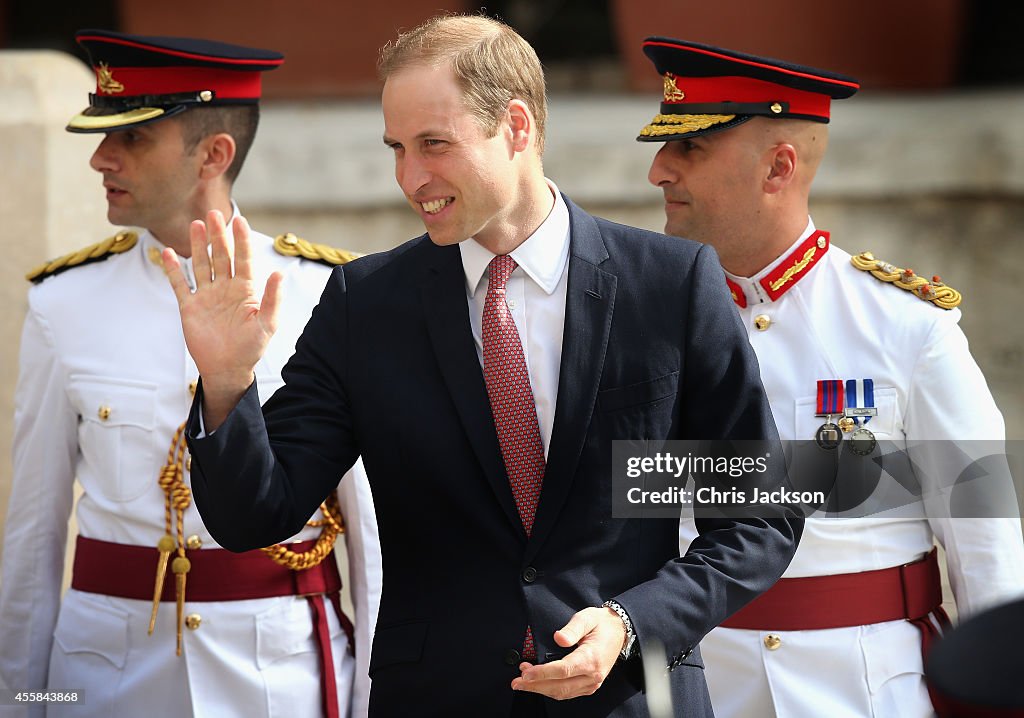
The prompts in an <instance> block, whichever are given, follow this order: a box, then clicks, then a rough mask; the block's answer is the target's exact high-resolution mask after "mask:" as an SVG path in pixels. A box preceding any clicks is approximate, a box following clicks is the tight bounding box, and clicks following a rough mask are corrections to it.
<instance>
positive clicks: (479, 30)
mask: <svg viewBox="0 0 1024 718" xmlns="http://www.w3.org/2000/svg"><path fill="white" fill-rule="evenodd" d="M445 63H449V64H450V65H451V68H452V70H453V72H454V73H455V81H456V82H457V83H458V85H459V87H460V89H461V90H462V95H463V99H464V100H465V103H466V109H468V110H469V111H470V112H471V113H472V114H473V115H474V116H475V117H476V119H477V121H478V122H479V123H480V126H481V127H482V128H483V130H484V132H487V133H489V134H490V136H492V137H493V136H494V133H496V132H497V131H498V124H499V122H500V120H501V118H502V117H503V116H504V115H505V110H506V109H507V107H508V103H509V101H510V100H513V99H519V100H522V101H523V102H524V103H525V104H526V106H527V107H528V108H529V109H530V112H531V113H533V118H534V121H535V123H536V128H537V152H538V154H539V153H541V152H543V150H544V125H545V122H546V121H547V115H548V106H547V94H546V88H545V84H544V70H543V69H542V68H541V64H540V58H538V57H537V53H536V51H534V49H533V47H531V46H530V43H528V42H526V40H524V39H523V38H522V37H520V36H519V34H518V33H517V32H516V31H515V30H513V29H512V28H510V27H509V26H508V25H506V24H504V23H502V22H499V21H498V20H494V19H492V18H489V17H485V16H483V15H442V16H439V17H435V18H432V19H430V20H428V21H426V22H425V23H423V24H422V25H420V26H418V27H416V28H414V29H412V30H410V31H409V32H404V33H401V34H400V35H399V36H398V38H397V39H395V40H392V41H391V42H389V43H388V44H387V45H385V46H384V47H382V48H381V51H380V60H379V61H378V63H377V73H378V75H379V76H380V79H381V80H387V79H388V77H390V76H391V75H393V74H395V73H397V72H399V71H400V70H403V69H406V68H408V67H411V66H413V65H436V66H440V65H442V64H445Z"/></svg>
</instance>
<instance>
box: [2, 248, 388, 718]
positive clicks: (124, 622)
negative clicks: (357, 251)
mask: <svg viewBox="0 0 1024 718" xmlns="http://www.w3.org/2000/svg"><path fill="white" fill-rule="evenodd" d="M252 243H253V266H254V273H255V274H256V276H255V278H254V279H255V282H256V286H258V287H262V286H264V284H265V282H266V279H267V277H268V276H269V275H270V273H271V272H272V271H275V270H277V271H281V272H283V273H284V275H285V279H284V282H283V286H282V296H283V304H282V306H281V311H280V327H279V329H278V331H277V333H276V334H275V336H274V338H273V340H272V341H271V343H270V346H269V348H268V351H267V353H266V355H265V356H264V358H263V359H262V360H261V361H260V363H259V365H258V366H257V368H256V376H257V381H258V385H259V393H260V397H261V399H263V400H266V399H267V398H268V397H269V396H270V394H271V393H273V392H274V391H275V390H276V389H277V388H278V387H279V386H281V383H282V381H281V375H280V374H281V367H282V366H283V365H284V363H285V362H286V360H287V359H288V358H289V356H290V355H291V354H292V352H293V350H294V347H295V341H296V339H297V338H298V336H299V334H300V333H301V331H302V328H303V327H304V325H305V323H306V320H307V319H308V318H309V315H310V312H311V311H312V309H313V307H314V306H315V305H316V303H317V301H318V300H319V297H320V293H321V291H322V290H323V287H324V284H325V282H326V280H327V277H328V275H329V274H330V269H329V268H328V267H327V266H324V265H322V264H319V263H316V262H311V261H307V260H302V259H298V258H292V257H284V256H282V255H280V254H278V253H277V252H275V251H274V249H273V246H272V240H271V239H270V238H269V237H267V236H265V235H262V234H257V233H253V236H252ZM162 249H163V245H162V244H160V243H159V242H158V241H157V240H156V239H155V238H154V237H153V236H152V235H150V234H149V233H148V232H146V233H143V234H142V235H141V237H140V238H139V242H138V244H137V245H136V246H135V247H134V248H133V249H131V250H129V251H127V252H125V253H122V254H116V255H113V256H111V257H109V258H108V259H106V260H104V261H101V262H97V263H94V264H88V265H85V266H80V267H75V268H73V269H70V270H67V271H66V272H65V273H63V274H61V275H59V276H56V277H52V278H48V279H46V280H44V281H43V282H42V283H41V284H39V285H37V286H35V287H33V288H32V289H31V290H30V292H29V310H28V316H27V318H26V320H25V327H24V332H23V338H22V344H21V373H20V376H19V380H18V387H17V393H16V409H15V436H14V482H13V490H12V494H11V498H10V508H9V515H8V518H7V523H6V535H5V539H4V565H3V578H2V584H0V636H2V639H0V681H2V683H3V684H4V685H6V686H8V687H9V688H11V689H15V690H41V689H42V688H43V687H46V686H48V687H49V689H50V690H73V689H77V690H79V691H83V694H82V698H80V700H79V702H78V703H77V704H76V705H65V706H59V707H58V706H51V707H50V709H49V715H76V716H103V717H104V718H114V717H115V716H123V717H125V718H136V717H137V716H146V717H147V718H159V717H160V716H166V717H167V718H182V717H183V716H185V717H187V716H206V717H209V718H224V717H225V716H239V717H241V716H244V717H245V718H259V717H261V716H267V717H269V716H289V717H291V716H318V715H320V714H321V709H320V705H321V688H320V668H319V657H318V652H317V644H316V641H315V633H314V626H313V621H312V618H311V610H310V605H309V603H308V601H307V600H306V599H305V598H303V597H296V596H285V597H274V598H262V599H252V600H243V601H230V602H220V603H212V602H194V603H189V602H188V601H187V594H188V591H187V586H186V604H185V611H186V613H187V614H191V613H195V614H198V615H199V616H200V618H201V623H200V625H199V627H198V628H197V629H195V630H189V629H187V628H186V629H185V630H184V640H183V650H182V655H181V656H180V657H177V656H176V655H175V632H176V625H175V623H176V620H175V605H174V603H173V602H170V603H167V602H164V603H162V604H161V605H160V610H159V616H158V619H157V624H156V629H155V631H154V634H153V635H152V636H149V635H147V628H148V623H149V615H150V611H151V607H152V604H151V602H149V601H138V600H131V599H123V598H114V597H110V596H106V595H99V594H94V593H85V592H81V591H77V590H74V589H71V590H69V591H68V592H67V595H66V596H65V597H64V600H63V601H61V597H60V588H61V578H62V572H63V566H64V558H65V557H64V553H65V539H66V535H67V524H68V517H69V515H70V512H71V509H72V485H73V483H74V481H75V480H77V481H78V482H79V484H80V485H81V488H82V492H83V493H82V495H81V498H80V500H79V501H78V504H77V509H76V516H77V520H78V530H79V532H80V534H81V535H82V536H85V537H89V538H92V539H97V540H101V541H110V542H115V543H121V544H132V545H137V546H147V547H148V546H154V547H155V546H156V542H157V540H158V539H159V538H160V537H161V536H162V535H163V534H164V533H165V529H164V492H163V490H162V489H161V488H160V486H159V485H158V484H157V478H158V476H159V474H160V470H161V468H162V467H163V466H164V464H165V463H166V461H167V452H168V448H169V446H170V443H171V440H172V437H173V435H174V432H175V430H176V429H177V427H178V426H179V425H180V424H181V423H182V422H183V421H184V420H185V418H186V416H187V415H188V410H189V405H190V403H191V401H192V394H191V391H190V385H191V386H192V387H194V382H195V381H196V380H197V378H198V372H197V370H196V367H195V364H194V363H193V361H192V358H191V357H190V356H189V354H188V351H187V350H186V348H185V342H184V339H183V337H182V330H181V320H180V318H179V315H178V307H177V302H176V300H175V297H174V293H173V291H172V290H171V288H170V285H169V284H168V281H167V279H166V277H165V276H164V272H163V269H162V267H161V266H160V264H159V261H158V259H157V257H158V253H159V251H161V250H162ZM185 270H186V273H187V274H188V275H189V280H190V282H191V280H192V277H191V270H192V268H191V262H190V261H187V262H185ZM184 480H185V483H186V484H189V483H190V476H189V473H188V472H187V471H186V472H185V476H184ZM339 495H340V503H341V509H342V512H343V514H344V517H345V521H346V524H347V537H346V538H347V541H348V544H349V551H350V553H349V566H350V575H349V576H348V577H347V582H348V585H349V586H350V588H351V590H352V594H353V598H354V603H355V607H356V617H355V624H356V633H357V636H356V643H357V646H358V658H359V664H360V666H359V669H358V670H356V671H355V672H354V667H355V665H354V661H353V659H352V658H351V657H350V655H349V646H348V639H347V637H346V635H345V632H344V631H343V630H342V628H341V625H340V623H339V621H338V619H337V616H336V615H335V614H334V611H333V610H331V609H330V608H328V611H327V613H328V619H329V627H330V632H331V641H332V649H333V657H334V661H335V669H336V675H337V684H338V693H339V706H340V708H341V713H342V715H343V716H344V715H348V710H349V706H350V702H351V705H352V706H353V708H352V714H353V715H354V716H360V715H365V713H366V705H367V701H368V695H369V679H368V678H367V665H368V660H369V647H370V638H371V633H372V630H373V625H374V623H375V621H376V611H377V603H378V602H379V593H380V553H379V551H380V549H379V546H378V543H377V528H376V519H375V517H374V511H373V503H372V498H371V495H370V490H369V485H368V483H367V481H366V477H365V474H364V473H363V469H362V465H361V463H360V464H357V465H356V467H355V468H354V469H353V471H352V472H350V475H349V476H347V477H346V479H345V481H344V482H343V483H342V488H341V489H340V490H339ZM316 517H319V514H317V516H316ZM173 525H174V524H173V523H172V527H173ZM184 530H185V536H198V538H199V539H200V540H201V541H202V547H203V548H215V547H217V544H216V543H215V542H214V541H213V539H212V538H211V537H210V535H209V533H208V532H207V530H206V528H205V527H204V526H203V524H202V520H201V518H200V516H199V514H198V512H197V510H196V508H195V504H194V503H192V504H191V505H190V506H189V507H188V509H187V511H186V512H185V517H184ZM172 532H173V531H172ZM318 533H319V529H318V528H312V527H307V528H306V529H305V530H304V531H303V532H302V533H301V534H299V536H298V537H297V538H300V539H308V538H315V537H316V536H317V535H318ZM267 560H268V561H269V560H270V559H269V558H267ZM153 572H154V573H153V575H151V576H146V577H142V578H143V580H145V581H152V580H153V578H154V577H155V572H156V562H155V561H154V565H153ZM327 605H328V606H329V602H327ZM354 683H355V686H354V685H353V684H354ZM43 710H44V709H43V707H42V706H37V707H35V708H33V709H32V714H33V715H35V714H39V715H42V712H43ZM24 711H25V708H22V707H18V708H12V707H7V708H3V707H0V715H7V713H8V712H9V713H10V714H11V715H19V716H23V715H26V713H25V712H24Z"/></svg>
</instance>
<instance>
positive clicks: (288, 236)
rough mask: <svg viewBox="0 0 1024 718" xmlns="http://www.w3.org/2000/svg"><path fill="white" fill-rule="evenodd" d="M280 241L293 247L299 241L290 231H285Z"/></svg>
mask: <svg viewBox="0 0 1024 718" xmlns="http://www.w3.org/2000/svg"><path fill="white" fill-rule="evenodd" d="M281 241H282V242H284V243H285V244H287V245H288V246H289V247H294V246H295V245H297V244H298V243H299V238H298V237H296V236H295V235H294V234H292V233H291V232H287V233H285V235H284V239H282V240H281Z"/></svg>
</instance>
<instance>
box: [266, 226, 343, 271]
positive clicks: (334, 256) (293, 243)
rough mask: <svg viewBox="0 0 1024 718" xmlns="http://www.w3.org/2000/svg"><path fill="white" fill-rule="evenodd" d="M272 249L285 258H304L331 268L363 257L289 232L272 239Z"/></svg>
mask: <svg viewBox="0 0 1024 718" xmlns="http://www.w3.org/2000/svg"><path fill="white" fill-rule="evenodd" d="M274 249H276V250H277V253H278V254H283V255H284V256H286V257H305V258H306V259H311V260H313V261H314V262H322V263H324V264H329V265H331V266H332V267H333V266H337V265H339V264H347V263H348V262H351V261H352V260H353V259H356V258H358V257H361V256H363V255H362V254H360V253H359V252H350V251H348V250H345V249H337V248H335V247H331V246H329V245H326V244H314V243H312V242H308V241H306V240H305V239H302V238H301V237H297V236H295V235H294V234H292V233H291V232H285V233H284V234H279V235H277V236H276V237H274Z"/></svg>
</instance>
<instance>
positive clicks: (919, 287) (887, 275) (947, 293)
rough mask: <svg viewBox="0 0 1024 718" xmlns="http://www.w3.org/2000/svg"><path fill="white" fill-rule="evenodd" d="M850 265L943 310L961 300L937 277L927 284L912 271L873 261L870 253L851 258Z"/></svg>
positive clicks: (954, 305)
mask: <svg viewBox="0 0 1024 718" xmlns="http://www.w3.org/2000/svg"><path fill="white" fill-rule="evenodd" d="M850 263H851V264H853V266H854V267H856V268H857V269H860V270H861V271H864V272H871V274H873V275H874V276H875V277H876V278H877V279H880V280H882V281H883V282H889V283H890V284H895V285H896V286H897V287H899V288H900V289H906V290H907V291H908V292H912V293H913V294H914V295H916V296H917V297H919V298H921V299H923V300H925V301H926V302H931V303H932V304H934V305H935V306H937V307H942V308H943V309H952V308H954V307H956V306H958V305H959V304H960V300H961V299H962V298H963V297H961V296H960V292H958V291H956V290H955V289H953V288H952V287H950V286H948V285H946V284H943V283H942V279H941V278H940V277H939V276H938V275H936V276H934V277H932V281H930V282H929V281H928V280H927V279H925V278H924V277H919V276H917V275H916V274H914V270H913V269H902V268H900V267H896V266H894V265H892V264H889V263H888V262H883V261H882V260H881V259H875V255H873V254H871V252H861V253H860V254H858V255H856V256H854V257H851V258H850Z"/></svg>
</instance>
